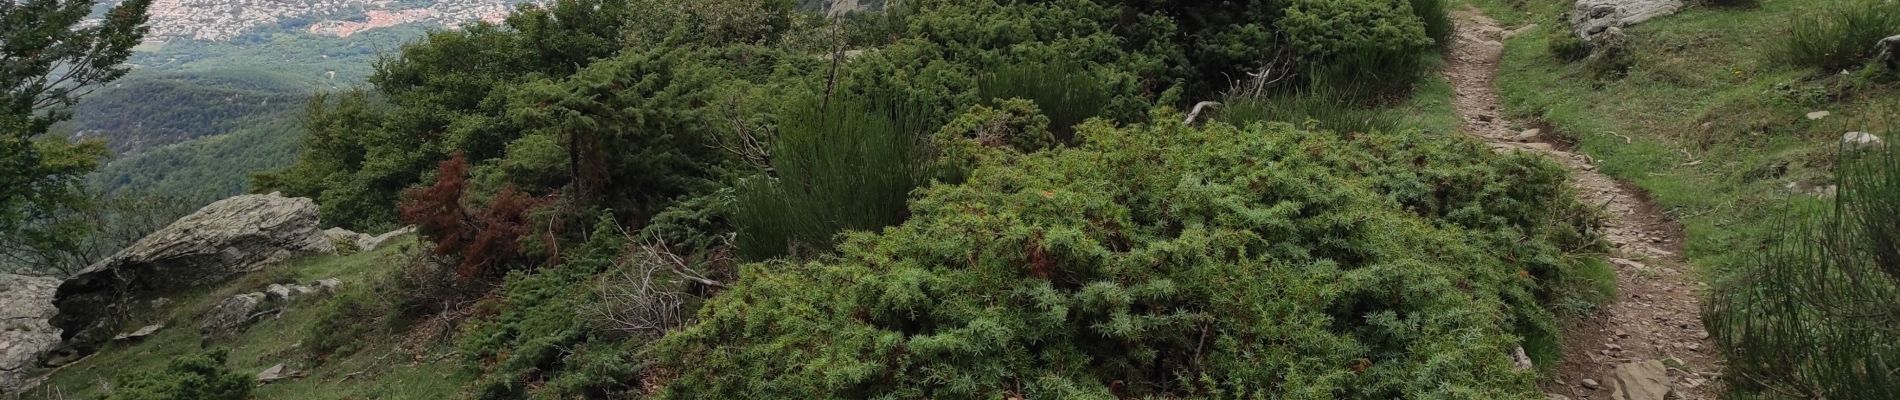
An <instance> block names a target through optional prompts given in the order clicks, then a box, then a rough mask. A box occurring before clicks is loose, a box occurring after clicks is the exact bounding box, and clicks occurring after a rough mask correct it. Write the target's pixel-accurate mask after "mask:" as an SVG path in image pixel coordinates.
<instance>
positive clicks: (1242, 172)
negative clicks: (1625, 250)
mask: <svg viewBox="0 0 1900 400" xmlns="http://www.w3.org/2000/svg"><path fill="white" fill-rule="evenodd" d="M1080 135H1081V137H1082V138H1083V141H1082V142H1083V143H1084V144H1083V145H1082V146H1081V147H1079V148H1075V149H1068V150H1063V151H1056V152H1042V153H1036V154H1029V155H1022V156H1017V157H1002V158H997V159H994V161H993V162H990V163H986V164H984V165H983V166H981V167H978V168H977V170H976V171H974V173H973V174H971V176H970V178H969V180H968V181H967V182H965V183H963V184H957V185H936V186H931V187H928V188H925V189H923V190H922V192H921V197H920V198H918V199H917V200H915V201H914V203H913V207H912V212H913V215H912V217H911V219H910V220H909V221H907V222H905V223H904V224H902V225H899V226H897V227H894V228H891V229H887V230H885V231H883V232H882V233H879V234H872V233H857V234H852V235H850V237H849V239H847V240H846V241H845V243H844V244H842V245H841V247H840V249H841V254H839V255H837V256H835V257H823V258H819V259H817V260H816V261H812V262H808V263H794V262H785V261H780V262H773V263H767V264H756V265H750V266H747V267H746V269H745V273H743V274H742V275H741V281H740V282H738V283H737V284H736V285H735V286H734V287H733V288H732V289H731V291H729V292H727V293H725V294H723V295H721V296H719V297H717V298H714V299H712V300H710V302H709V303H708V304H707V305H706V307H705V308H704V309H703V310H704V311H703V312H702V313H701V316H702V318H704V319H703V320H702V321H701V322H699V323H697V324H695V325H692V326H690V327H688V328H686V329H685V330H683V331H680V332H678V333H675V334H672V335H669V336H667V337H666V338H665V339H663V340H662V341H661V342H660V343H659V344H657V348H656V351H657V353H658V354H660V355H661V363H660V365H661V366H662V367H664V368H667V369H669V370H671V371H674V372H676V373H677V374H678V377H677V378H676V379H674V380H672V381H670V383H668V384H667V386H666V387H665V389H664V393H663V394H665V395H666V396H668V397H725V398H747V397H761V396H765V397H803V398H839V397H854V398H873V397H899V398H932V397H941V398H976V397H1028V398H1115V397H1121V398H1127V397H1145V396H1159V397H1177V396H1184V397H1263V398H1275V397H1294V398H1530V397H1535V396H1537V395H1538V393H1537V391H1536V389H1535V387H1534V385H1533V380H1534V379H1533V378H1534V376H1533V375H1532V374H1530V373H1521V372H1514V370H1513V367H1512V365H1511V364H1512V363H1511V361H1510V359H1509V356H1508V355H1507V354H1508V353H1510V352H1511V350H1512V348H1513V346H1516V345H1517V344H1518V336H1517V335H1519V334H1535V333H1539V332H1532V331H1542V333H1548V330H1549V329H1551V327H1550V325H1549V324H1550V320H1551V317H1550V315H1549V313H1548V312H1546V311H1544V310H1543V309H1542V308H1541V306H1540V305H1539V304H1541V303H1540V300H1541V299H1539V297H1540V296H1541V295H1540V294H1541V293H1548V292H1550V289H1552V286H1555V285H1557V284H1558V283H1559V282H1562V281H1563V280H1564V279H1565V275H1566V274H1567V273H1569V271H1570V268H1571V263H1570V262H1569V261H1567V257H1566V255H1565V253H1564V252H1563V251H1562V250H1561V248H1562V247H1561V246H1560V245H1564V244H1569V243H1565V242H1566V240H1579V239H1577V238H1582V237H1586V236H1585V235H1584V234H1583V233H1582V232H1578V231H1577V229H1578V228H1577V227H1576V226H1574V225H1569V224H1567V223H1566V222H1565V221H1560V220H1558V219H1557V218H1556V217H1555V215H1556V214H1558V213H1552V212H1550V211H1551V210H1564V209H1572V208H1579V206H1577V205H1576V204H1574V201H1573V200H1569V199H1570V198H1569V197H1566V196H1563V191H1564V190H1565V189H1564V186H1563V179H1562V172H1561V170H1559V169H1558V168H1557V167H1555V166H1552V165H1550V164H1548V163H1547V162H1542V161H1538V160H1536V159H1535V158H1533V156H1521V155H1520V156H1509V157H1497V156H1492V155H1490V152H1489V151H1488V150H1486V149H1485V148H1484V147H1483V146H1482V145H1480V144H1477V143H1475V142H1471V141H1460V140H1449V138H1445V137H1437V136H1431V135H1427V134H1423V133H1418V132H1408V133H1404V134H1377V133H1368V134H1352V135H1340V134H1336V133H1331V132H1306V131H1300V130H1296V129H1293V128H1292V127H1291V126H1288V125H1253V126H1251V127H1249V128H1246V129H1239V128H1234V127H1232V126H1229V125H1225V124H1214V125H1212V126H1210V127H1207V128H1205V129H1191V128H1185V127H1182V126H1180V125H1178V124H1164V125H1161V126H1155V127H1141V128H1123V129H1117V128H1111V127H1109V126H1107V125H1106V124H1101V123H1091V124H1088V125H1085V126H1084V127H1083V128H1082V129H1081V130H1080ZM1580 241H1582V242H1583V243H1585V244H1589V243H1591V242H1590V241H1589V240H1587V239H1583V240H1580ZM1586 247H1587V246H1586Z"/></svg>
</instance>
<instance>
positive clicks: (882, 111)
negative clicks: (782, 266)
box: [733, 99, 929, 260]
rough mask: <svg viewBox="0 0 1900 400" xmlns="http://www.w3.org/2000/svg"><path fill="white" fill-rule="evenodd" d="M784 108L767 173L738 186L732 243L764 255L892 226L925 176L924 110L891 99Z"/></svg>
mask: <svg viewBox="0 0 1900 400" xmlns="http://www.w3.org/2000/svg"><path fill="white" fill-rule="evenodd" d="M826 103H827V102H826V101H824V100H815V101H811V102H808V103H805V106H801V107H804V108H798V109H795V110H794V111H792V112H791V113H789V114H788V115H786V116H785V117H784V118H783V119H782V120H781V121H780V123H779V131H778V133H777V135H776V136H775V137H774V139H773V140H774V141H773V144H772V148H773V152H772V168H773V171H772V172H773V173H772V174H768V175H765V176H759V177H754V178H751V179H749V180H747V181H745V182H742V183H740V185H739V187H738V207H737V208H738V209H737V210H736V211H735V212H734V214H735V215H734V216H733V219H734V222H735V225H737V227H738V236H737V239H736V241H737V243H736V244H737V246H738V247H739V251H740V252H741V253H742V254H743V255H744V256H746V257H747V258H750V259H753V260H764V259H768V258H772V257H778V256H783V255H788V254H794V253H796V252H798V251H803V250H820V251H822V250H823V249H829V248H830V247H831V243H832V241H833V237H834V236H836V235H837V234H838V233H841V232H844V231H848V230H871V229H877V228H882V227H885V226H890V225H895V224H897V223H899V222H903V221H904V217H905V216H906V215H908V211H907V210H906V208H905V199H906V198H907V197H908V196H909V194H910V191H911V189H915V188H916V187H917V185H919V184H920V183H922V182H923V179H924V177H925V176H926V174H925V171H923V167H922V164H923V163H922V161H923V160H922V155H923V154H924V151H923V148H922V146H923V145H924V143H925V142H924V138H926V137H927V134H928V133H929V131H928V129H929V128H928V127H927V125H928V124H927V123H926V122H924V121H925V119H924V118H925V116H924V115H923V114H924V113H923V112H920V111H915V110H914V109H913V108H910V107H907V106H904V105H898V104H896V103H895V102H888V101H878V100H868V101H867V100H864V99H831V100H830V101H829V104H826Z"/></svg>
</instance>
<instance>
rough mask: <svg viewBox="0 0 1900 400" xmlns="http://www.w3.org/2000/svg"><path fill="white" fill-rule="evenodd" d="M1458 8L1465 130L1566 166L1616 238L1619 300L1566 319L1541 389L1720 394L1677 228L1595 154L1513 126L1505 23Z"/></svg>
mask: <svg viewBox="0 0 1900 400" xmlns="http://www.w3.org/2000/svg"><path fill="white" fill-rule="evenodd" d="M1453 14H1454V15H1453V16H1454V18H1455V19H1456V21H1457V29H1458V37H1457V40H1456V44H1454V45H1453V48H1452V52H1451V54H1450V56H1449V60H1448V61H1449V62H1448V64H1447V66H1446V69H1445V74H1446V77H1447V78H1449V79H1450V80H1451V83H1452V86H1453V87H1455V88H1456V90H1457V95H1456V99H1455V102H1454V103H1455V104H1456V107H1457V111H1458V116H1459V117H1460V118H1462V119H1463V120H1464V129H1465V132H1466V133H1468V134H1471V135H1472V136H1476V137H1478V138H1481V139H1483V140H1484V141H1486V142H1487V143H1489V144H1490V145H1491V146H1492V147H1493V148H1494V149H1496V150H1498V151H1527V152H1534V153H1538V154H1542V155H1544V156H1546V157H1549V158H1550V159H1551V160H1553V161H1556V162H1557V163H1558V164H1561V165H1563V166H1564V168H1566V169H1568V170H1569V171H1570V185H1571V187H1573V188H1575V190H1576V193H1577V196H1578V198H1579V200H1581V201H1583V202H1584V203H1585V204H1589V205H1591V206H1596V207H1600V208H1601V209H1602V211H1603V214H1604V217H1605V221H1604V225H1605V226H1604V231H1603V234H1604V237H1605V239H1607V240H1608V241H1609V242H1610V243H1611V245H1612V246H1613V249H1612V250H1611V254H1610V261H1611V264H1612V265H1613V267H1614V268H1615V270H1616V283H1617V288H1618V290H1617V295H1616V299H1615V300H1614V301H1613V302H1611V303H1610V304H1606V305H1604V306H1603V307H1600V308H1599V309H1598V310H1597V311H1596V312H1595V313H1594V314H1592V315H1589V316H1587V317H1585V318H1582V319H1580V320H1577V321H1569V322H1568V323H1567V324H1566V327H1565V328H1566V329H1565V330H1564V340H1563V343H1562V350H1563V356H1562V361H1560V362H1559V364H1558V366H1557V374H1556V375H1555V376H1553V377H1552V379H1549V380H1547V381H1546V382H1544V383H1543V388H1544V391H1545V392H1547V393H1550V394H1552V395H1555V396H1551V397H1552V398H1559V397H1568V398H1597V399H1602V398H1617V399H1629V400H1647V399H1662V398H1663V396H1665V395H1668V396H1669V397H1670V398H1681V399H1691V400H1699V399H1713V398H1716V397H1717V395H1718V394H1719V390H1718V389H1717V388H1715V386H1716V385H1714V384H1712V382H1713V381H1715V379H1716V378H1717V377H1719V376H1720V370H1719V364H1718V362H1717V357H1716V352H1715V349H1714V348H1713V346H1712V344H1711V343H1710V342H1709V340H1708V337H1709V335H1708V332H1707V331H1705V330H1704V329H1703V327H1702V322H1701V310H1702V304H1701V297H1700V292H1701V291H1702V288H1703V287H1704V286H1703V285H1702V284H1701V283H1700V281H1699V280H1698V278H1697V277H1696V275H1695V273H1694V272H1693V271H1692V269H1691V268H1690V267H1689V265H1688V264H1687V263H1685V262H1684V261H1683V259H1682V257H1681V255H1680V254H1678V251H1680V250H1679V249H1680V246H1681V242H1682V241H1681V237H1682V236H1681V233H1680V229H1678V228H1677V227H1676V226H1675V225H1674V224H1673V223H1672V222H1671V221H1670V220H1669V219H1668V218H1666V217H1664V216H1663V215H1661V213H1659V212H1657V211H1656V209H1655V207H1654V206H1653V205H1652V204H1650V203H1649V201H1648V200H1647V197H1646V196H1645V195H1644V194H1643V192H1642V191H1641V190H1639V189H1636V188H1633V187H1631V186H1629V185H1625V184H1622V183H1620V182H1618V181H1616V180H1615V179H1611V178H1610V177H1609V176H1606V175H1604V174H1602V173H1600V172H1597V169H1596V166H1594V165H1592V164H1591V162H1592V161H1591V159H1590V158H1589V157H1588V156H1585V155H1582V154H1577V153H1572V152H1570V151H1566V150H1563V149H1561V148H1558V147H1557V146H1554V145H1553V144H1552V143H1550V142H1548V141H1547V140H1549V138H1550V137H1549V136H1547V135H1541V134H1539V132H1537V131H1536V130H1524V131H1519V130H1516V129H1513V128H1512V127H1513V125H1512V124H1511V122H1510V121H1508V120H1506V119H1505V118H1504V116H1503V113H1502V112H1501V108H1500V107H1499V103H1498V95H1497V90H1496V87H1495V85H1494V82H1495V80H1496V78H1497V70H1498V60H1499V59H1500V58H1501V56H1502V54H1503V51H1504V45H1503V44H1502V42H1501V40H1503V39H1504V38H1503V36H1504V35H1505V31H1504V29H1503V28H1501V27H1499V26H1498V23H1497V21H1495V20H1492V19H1491V18H1490V17H1487V16H1485V15H1484V14H1483V13H1481V12H1479V11H1478V10H1476V9H1473V8H1466V9H1464V10H1460V11H1457V12H1454V13H1453ZM1613 394H1615V395H1613Z"/></svg>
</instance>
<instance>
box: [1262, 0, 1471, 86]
mask: <svg viewBox="0 0 1900 400" xmlns="http://www.w3.org/2000/svg"><path fill="white" fill-rule="evenodd" d="M1414 4H1417V5H1420V6H1425V7H1436V10H1416V9H1414V8H1413V5H1414ZM1444 13H1445V10H1444V5H1443V2H1442V1H1433V0H1414V1H1400V0H1351V1H1338V0H1292V1H1290V2H1289V3H1288V5H1287V7H1286V10H1285V16H1284V17H1283V18H1282V19H1281V20H1280V21H1279V23H1278V25H1279V26H1278V27H1279V28H1280V30H1281V31H1283V32H1282V33H1283V34H1285V35H1286V38H1287V40H1288V41H1290V42H1291V43H1292V45H1293V48H1294V49H1295V50H1297V51H1298V52H1299V54H1300V55H1301V58H1302V60H1301V61H1302V62H1303V63H1305V64H1306V65H1310V66H1311V67H1308V68H1307V69H1308V70H1307V71H1306V74H1307V75H1308V78H1309V79H1311V80H1312V81H1314V82H1318V83H1319V84H1323V85H1326V86H1330V87H1333V88H1339V89H1343V90H1350V91H1355V92H1364V93H1372V94H1378V93H1391V92H1401V91H1404V90H1407V89H1409V88H1411V85H1412V83H1413V82H1416V81H1417V80H1418V79H1419V78H1420V77H1422V76H1424V75H1425V74H1427V73H1429V72H1430V71H1431V70H1432V68H1431V67H1432V66H1431V65H1430V64H1429V63H1427V62H1426V59H1425V58H1424V57H1423V56H1424V54H1425V53H1427V52H1429V51H1430V50H1431V49H1433V48H1435V47H1436V46H1437V45H1438V44H1439V43H1440V41H1439V39H1437V38H1435V37H1434V36H1433V35H1443V36H1445V37H1447V38H1448V37H1449V36H1450V29H1449V27H1450V22H1449V18H1450V17H1448V16H1446V15H1445V14H1444ZM1427 16H1429V17H1428V18H1422V17H1427Z"/></svg>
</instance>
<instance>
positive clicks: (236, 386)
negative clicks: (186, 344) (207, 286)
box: [105, 351, 255, 400]
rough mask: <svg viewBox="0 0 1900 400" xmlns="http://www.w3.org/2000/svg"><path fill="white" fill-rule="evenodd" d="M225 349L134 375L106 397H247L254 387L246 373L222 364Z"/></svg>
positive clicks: (176, 399)
mask: <svg viewBox="0 0 1900 400" xmlns="http://www.w3.org/2000/svg"><path fill="white" fill-rule="evenodd" d="M224 358H225V352H224V351H212V352H208V353H202V354H192V355H187V356H184V357H181V358H178V359H175V360H172V361H171V363H170V364H168V365H166V367H165V369H164V370H159V371H151V372H145V373H140V374H137V375H133V376H131V377H130V378H128V379H124V380H122V381H123V382H125V383H124V384H121V385H120V386H119V387H118V388H116V389H113V390H112V393H111V394H109V395H106V397H105V398H106V400H248V399H250V398H251V389H252V388H253V387H254V386H255V384H254V383H252V382H251V380H252V377H251V376H250V375H249V374H241V373H236V372H231V369H230V368H227V367H225V366H224Z"/></svg>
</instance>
